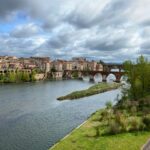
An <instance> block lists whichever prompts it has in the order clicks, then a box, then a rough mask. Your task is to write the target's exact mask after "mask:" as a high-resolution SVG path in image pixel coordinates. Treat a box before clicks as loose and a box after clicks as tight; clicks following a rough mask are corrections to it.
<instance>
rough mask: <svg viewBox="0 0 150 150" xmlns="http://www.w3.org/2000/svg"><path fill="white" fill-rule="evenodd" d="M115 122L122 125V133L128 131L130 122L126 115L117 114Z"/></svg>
mask: <svg viewBox="0 0 150 150" xmlns="http://www.w3.org/2000/svg"><path fill="white" fill-rule="evenodd" d="M115 121H116V123H118V124H119V125H120V127H121V131H127V128H128V122H127V119H126V117H125V115H124V114H122V113H120V112H117V113H116V115H115Z"/></svg>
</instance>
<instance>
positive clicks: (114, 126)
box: [108, 121, 121, 134]
mask: <svg viewBox="0 0 150 150" xmlns="http://www.w3.org/2000/svg"><path fill="white" fill-rule="evenodd" d="M108 129H109V130H108V133H109V134H118V133H120V131H121V130H120V125H119V124H118V123H117V122H115V121H112V122H110V123H109V124H108Z"/></svg>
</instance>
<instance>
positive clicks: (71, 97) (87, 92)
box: [57, 83, 122, 100]
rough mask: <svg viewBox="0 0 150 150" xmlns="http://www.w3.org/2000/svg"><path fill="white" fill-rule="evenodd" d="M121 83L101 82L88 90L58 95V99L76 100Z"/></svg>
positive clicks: (110, 88)
mask: <svg viewBox="0 0 150 150" xmlns="http://www.w3.org/2000/svg"><path fill="white" fill-rule="evenodd" d="M121 85H122V84H121V83H100V84H96V85H93V86H91V87H90V88H88V89H86V90H81V91H75V92H72V93H70V94H68V95H65V96H61V97H58V98H57V100H67V99H69V100H74V99H79V98H83V97H87V96H92V95H95V94H99V93H103V92H106V91H110V90H113V89H117V88H119V87H120V86H121Z"/></svg>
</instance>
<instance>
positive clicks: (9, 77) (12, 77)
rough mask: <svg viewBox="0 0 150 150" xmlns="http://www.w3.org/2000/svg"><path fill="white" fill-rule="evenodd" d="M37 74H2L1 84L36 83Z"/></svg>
mask: <svg viewBox="0 0 150 150" xmlns="http://www.w3.org/2000/svg"><path fill="white" fill-rule="evenodd" d="M35 74H36V72H35V71H34V70H33V71H32V72H31V73H29V72H19V71H16V72H7V73H5V74H0V83H16V82H31V81H35Z"/></svg>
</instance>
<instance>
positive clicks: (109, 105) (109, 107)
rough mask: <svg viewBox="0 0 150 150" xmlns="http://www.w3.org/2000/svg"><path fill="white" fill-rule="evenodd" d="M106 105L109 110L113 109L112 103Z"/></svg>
mask: <svg viewBox="0 0 150 150" xmlns="http://www.w3.org/2000/svg"><path fill="white" fill-rule="evenodd" d="M105 105H106V108H107V109H111V108H112V102H111V101H108V102H106V104H105Z"/></svg>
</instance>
